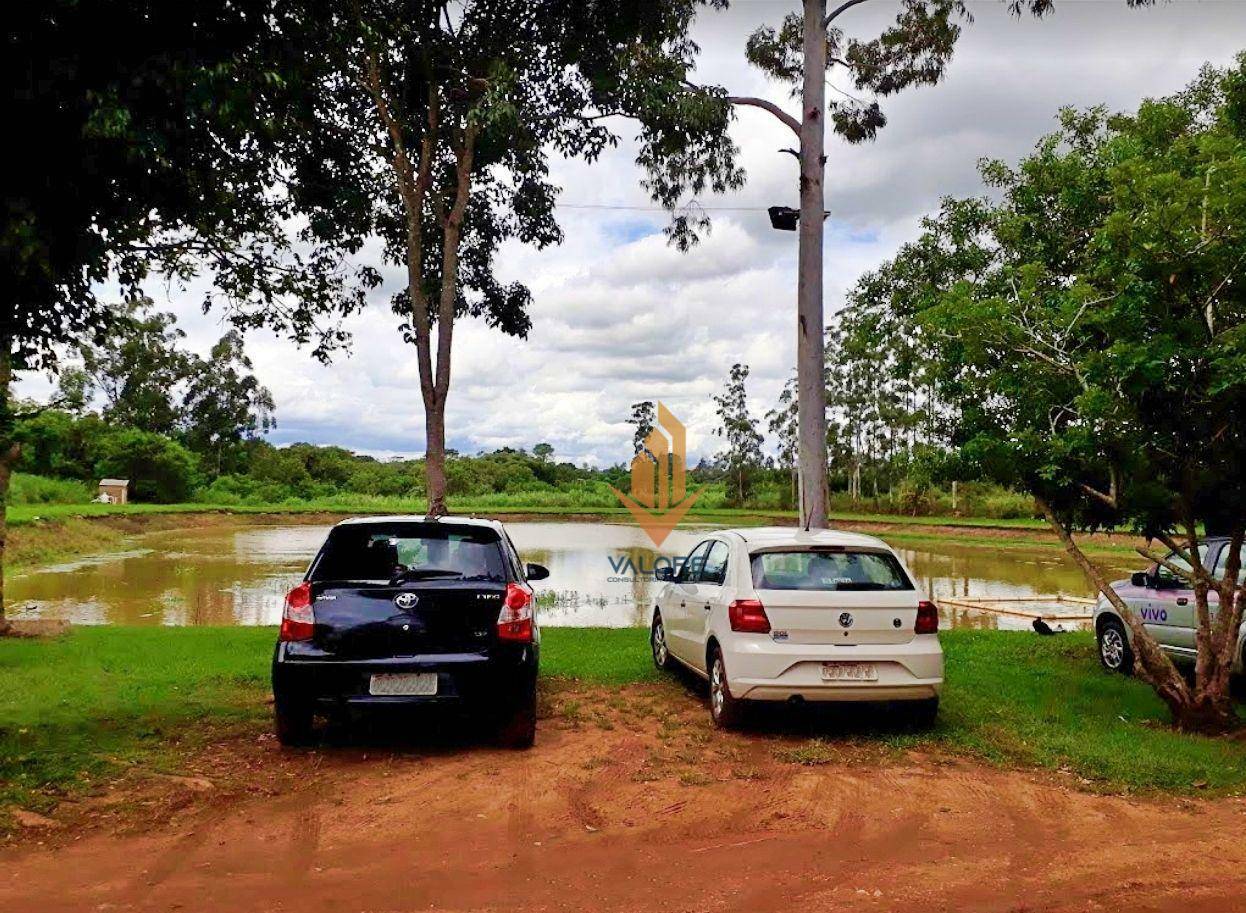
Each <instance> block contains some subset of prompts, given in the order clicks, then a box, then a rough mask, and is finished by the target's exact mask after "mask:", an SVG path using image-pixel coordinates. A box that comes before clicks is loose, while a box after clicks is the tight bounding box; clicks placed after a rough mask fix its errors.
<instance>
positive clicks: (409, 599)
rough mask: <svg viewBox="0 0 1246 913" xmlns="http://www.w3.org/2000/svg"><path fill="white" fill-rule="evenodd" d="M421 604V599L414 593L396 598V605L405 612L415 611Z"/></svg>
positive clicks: (403, 594) (402, 594)
mask: <svg viewBox="0 0 1246 913" xmlns="http://www.w3.org/2000/svg"><path fill="white" fill-rule="evenodd" d="M419 602H420V597H419V596H416V595H415V594H414V593H399V594H398V595H397V596H395V597H394V605H396V606H398V608H400V609H402V610H403V611H406V610H407V609H414V608H415V607H416V606H417V605H418V604H419Z"/></svg>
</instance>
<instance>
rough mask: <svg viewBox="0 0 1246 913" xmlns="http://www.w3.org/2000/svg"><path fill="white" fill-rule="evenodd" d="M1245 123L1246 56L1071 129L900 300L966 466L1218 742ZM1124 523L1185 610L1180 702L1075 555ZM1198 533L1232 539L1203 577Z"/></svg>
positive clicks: (946, 240)
mask: <svg viewBox="0 0 1246 913" xmlns="http://www.w3.org/2000/svg"><path fill="white" fill-rule="evenodd" d="M1244 110H1246V55H1243V56H1242V57H1240V58H1239V60H1238V63H1237V66H1236V67H1235V68H1233V69H1232V70H1230V71H1228V72H1217V71H1214V70H1211V69H1207V70H1205V71H1204V72H1203V73H1202V74H1201V76H1200V78H1199V79H1198V80H1197V81H1196V82H1195V83H1194V84H1192V85H1191V86H1190V87H1189V88H1188V89H1187V90H1186V91H1184V92H1182V93H1180V94H1179V95H1176V96H1174V97H1172V98H1167V99H1160V100H1155V101H1148V102H1145V103H1144V104H1143V105H1142V106H1141V107H1140V108H1139V109H1138V111H1137V112H1136V113H1135V114H1131V115H1114V116H1109V115H1108V114H1107V113H1106V112H1105V111H1103V110H1102V109H1092V110H1090V111H1084V112H1079V111H1072V110H1066V111H1064V112H1063V113H1062V115H1061V121H1060V129H1059V131H1058V132H1057V133H1055V134H1053V135H1051V136H1049V137H1046V138H1045V139H1044V140H1043V141H1042V142H1040V143H1039V145H1038V147H1037V151H1036V152H1035V153H1034V154H1033V155H1031V156H1029V157H1028V158H1026V159H1025V160H1023V161H1022V162H1021V163H1020V164H1019V165H1018V166H1016V167H1011V166H1009V165H1006V164H1004V163H1002V162H986V163H985V164H984V165H983V176H984V179H985V180H986V182H987V184H988V185H990V186H991V187H993V188H994V189H995V190H996V192H997V194H998V202H989V201H985V200H963V201H947V202H946V203H945V205H944V208H943V211H942V212H941V213H940V215H939V216H938V217H937V218H936V219H933V220H932V221H931V222H930V223H929V224H928V226H927V232H926V235H925V237H923V239H922V240H921V241H919V242H918V243H917V244H915V245H911V246H909V247H907V248H905V249H904V250H902V251H901V253H900V255H899V257H898V259H897V263H899V262H901V261H905V260H908V261H912V263H913V264H915V265H913V266H911V267H910V268H908V269H906V271H905V275H906V276H908V277H910V278H911V279H912V280H913V281H912V282H911V283H908V282H904V283H899V284H898V285H897V286H896V289H895V291H896V295H895V300H896V302H897V306H898V307H900V308H909V307H912V308H914V310H915V316H916V317H917V319H918V321H919V324H920V327H921V332H922V334H923V335H924V337H925V341H926V342H927V343H928V344H929V345H931V346H932V347H933V349H934V352H935V355H936V361H937V367H938V369H939V372H940V378H939V384H940V388H941V390H940V395H941V396H943V397H945V398H946V400H947V401H948V402H949V403H950V404H952V406H953V409H952V417H953V419H954V421H955V428H954V436H955V440H956V441H957V442H958V443H959V444H960V450H961V457H962V458H963V459H964V460H966V461H967V462H969V463H972V464H974V465H976V466H977V467H979V468H980V470H981V471H982V472H983V473H984V474H986V475H989V476H991V477H993V478H995V479H997V480H998V481H1001V482H1004V483H1006V484H1011V485H1016V486H1020V487H1023V488H1025V489H1026V490H1028V491H1030V492H1032V493H1033V495H1034V496H1035V500H1036V502H1037V503H1038V505H1039V507H1040V509H1041V510H1042V512H1043V514H1044V516H1045V517H1046V518H1047V520H1048V522H1049V523H1050V525H1051V526H1052V528H1053V529H1054V530H1055V532H1056V533H1057V535H1059V536H1060V538H1061V540H1062V541H1063V543H1064V545H1065V548H1066V549H1067V551H1068V553H1069V555H1070V556H1071V557H1072V559H1073V560H1074V561H1075V562H1076V563H1077V564H1078V565H1079V567H1081V568H1082V570H1083V571H1084V572H1085V573H1086V575H1087V577H1088V579H1089V580H1091V582H1092V583H1093V584H1094V586H1095V587H1096V588H1097V589H1098V590H1099V592H1100V593H1101V594H1102V596H1103V598H1105V599H1107V600H1108V601H1110V602H1111V603H1112V604H1113V605H1114V606H1115V607H1116V609H1117V611H1118V612H1119V613H1120V615H1121V617H1122V618H1124V619H1125V620H1126V622H1127V623H1128V624H1129V626H1130V628H1131V631H1132V634H1133V646H1134V651H1135V652H1136V654H1137V660H1138V672H1139V674H1140V675H1141V676H1142V677H1143V678H1145V679H1146V680H1147V681H1149V682H1150V683H1151V685H1152V686H1153V687H1154V688H1155V689H1156V691H1157V693H1158V694H1159V696H1160V697H1161V698H1162V699H1163V700H1164V702H1165V703H1166V704H1167V705H1168V707H1169V708H1170V710H1171V712H1172V714H1173V718H1174V721H1175V722H1176V724H1177V725H1178V726H1179V727H1182V728H1185V729H1192V730H1199V731H1213V732H1214V731H1221V730H1224V729H1228V728H1233V727H1235V726H1237V725H1239V723H1240V720H1239V718H1238V716H1237V714H1236V712H1235V710H1234V707H1233V704H1232V701H1231V699H1230V696H1229V670H1230V667H1231V665H1232V663H1233V661H1234V659H1235V656H1234V652H1235V650H1236V649H1237V632H1238V630H1239V625H1240V623H1241V620H1242V610H1243V600H1242V598H1241V590H1242V587H1241V584H1240V581H1239V576H1241V574H1240V572H1241V561H1240V551H1241V547H1242V543H1243V540H1244V539H1246V481H1244V479H1246V475H1244V473H1243V469H1244V468H1246V430H1244V429H1243V425H1242V421H1241V416H1242V415H1243V414H1244V412H1243V410H1244V409H1246V370H1243V368H1244V367H1246V288H1244V287H1243V284H1242V283H1239V282H1236V281H1235V278H1236V277H1238V276H1240V274H1241V269H1242V266H1243V264H1246V118H1243V116H1242V113H1241V112H1242V111H1244ZM966 226H973V227H974V230H972V231H966V230H964V229H965V227H966ZM932 278H935V279H936V280H937V281H934V282H932V281H931V279H932ZM949 279H951V280H952V281H950V282H949V281H947V280H949ZM1119 524H1128V525H1131V526H1133V527H1134V528H1135V529H1136V530H1137V531H1138V532H1140V533H1142V534H1144V535H1145V536H1147V537H1148V538H1149V539H1153V540H1158V541H1159V542H1160V543H1162V544H1163V545H1164V546H1165V547H1166V549H1167V550H1168V553H1167V554H1166V555H1165V554H1161V553H1157V552H1153V551H1151V550H1149V549H1142V550H1141V551H1142V553H1143V554H1144V555H1146V556H1147V557H1148V558H1149V559H1150V560H1152V561H1154V562H1156V563H1157V565H1159V566H1162V567H1165V568H1167V569H1168V570H1169V571H1171V572H1172V573H1174V574H1176V575H1177V576H1178V577H1182V578H1185V579H1186V580H1187V581H1188V582H1189V584H1190V586H1191V587H1192V589H1193V590H1194V597H1195V603H1196V609H1197V618H1198V631H1197V663H1196V666H1195V674H1194V679H1193V682H1192V683H1191V682H1188V681H1187V680H1186V679H1185V678H1183V677H1182V676H1181V675H1180V674H1179V673H1178V671H1177V669H1176V668H1175V667H1174V665H1173V663H1172V661H1171V660H1170V659H1169V658H1168V656H1167V655H1166V654H1164V653H1163V652H1162V651H1161V650H1160V649H1159V648H1158V646H1157V645H1156V643H1155V641H1154V640H1153V639H1152V637H1151V636H1150V634H1149V633H1148V632H1147V630H1146V628H1145V627H1144V626H1143V625H1142V623H1141V620H1140V619H1139V618H1138V617H1137V616H1136V615H1135V614H1134V613H1133V612H1132V611H1131V610H1130V609H1129V607H1128V605H1127V604H1126V603H1125V602H1124V601H1123V600H1122V598H1121V596H1120V594H1119V593H1117V592H1116V590H1115V588H1114V587H1113V585H1112V584H1111V583H1110V582H1109V581H1108V579H1107V577H1106V576H1105V575H1104V573H1103V571H1102V570H1101V569H1100V568H1099V567H1098V566H1097V565H1095V564H1094V562H1092V561H1090V560H1089V559H1088V558H1087V556H1086V555H1085V553H1084V552H1083V551H1082V550H1081V548H1080V546H1079V545H1078V542H1077V540H1076V537H1075V535H1074V531H1075V530H1078V529H1094V528H1098V527H1104V526H1113V525H1119ZM1204 529H1205V530H1207V531H1209V532H1220V533H1222V534H1224V535H1227V536H1228V537H1229V540H1230V546H1229V559H1228V561H1227V566H1226V567H1225V568H1224V569H1223V573H1222V574H1221V575H1219V576H1216V577H1213V576H1212V574H1211V573H1210V572H1208V571H1207V570H1205V569H1204V568H1203V566H1202V564H1201V562H1200V561H1198V560H1190V559H1191V558H1192V557H1194V556H1197V555H1198V554H1199V547H1200V542H1201V537H1202V535H1203V530H1204Z"/></svg>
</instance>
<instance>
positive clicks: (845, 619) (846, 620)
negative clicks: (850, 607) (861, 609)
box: [839, 612, 852, 628]
mask: <svg viewBox="0 0 1246 913" xmlns="http://www.w3.org/2000/svg"><path fill="white" fill-rule="evenodd" d="M839 626H840V627H841V628H851V627H852V613H851V612H840V613H839Z"/></svg>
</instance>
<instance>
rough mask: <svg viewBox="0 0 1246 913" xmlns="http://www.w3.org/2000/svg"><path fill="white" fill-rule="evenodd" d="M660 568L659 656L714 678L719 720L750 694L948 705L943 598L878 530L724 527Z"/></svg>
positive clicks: (920, 714)
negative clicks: (923, 585)
mask: <svg viewBox="0 0 1246 913" xmlns="http://www.w3.org/2000/svg"><path fill="white" fill-rule="evenodd" d="M657 578H658V580H660V581H662V582H663V583H664V584H665V585H664V586H663V587H662V589H661V591H660V592H659V594H658V600H657V605H655V606H654V610H653V624H652V627H651V633H650V643H651V646H652V648H653V661H654V662H655V663H656V664H657V666H658V667H659V668H661V669H669V668H671V666H672V663H673V662H676V661H677V662H679V663H681V664H683V665H684V666H687V667H688V668H689V669H691V670H692V671H693V672H695V673H696V674H698V675H700V676H702V677H704V678H707V679H708V680H709V684H710V715H711V716H712V717H713V719H714V722H715V723H716V724H718V725H719V726H732V725H735V724H736V723H738V722H739V720H740V716H741V714H742V711H743V708H744V702H746V701H792V702H802V701H907V702H911V703H910V704H909V707H910V709H911V710H912V711H913V715H914V717H915V718H917V719H918V720H919V721H920V722H923V723H929V722H933V720H934V718H935V715H936V714H937V712H938V708H939V692H940V690H941V688H942V686H943V650H942V648H941V647H940V645H939V637H938V630H939V614H938V609H937V608H936V607H935V605H934V604H933V603H931V602H929V601H927V600H926V599H925V597H924V596H923V595H922V593H921V592H920V591H919V590H918V589H917V587H916V586H915V585H914V583H913V578H912V575H911V574H910V573H909V572H908V570H907V569H906V568H905V567H904V564H903V562H902V561H900V558H899V556H898V555H896V553H895V552H894V551H892V549H891V548H890V547H889V546H887V544H886V543H884V542H882V541H880V540H878V539H875V538H873V537H872V536H862V535H857V534H855V533H843V532H835V531H830V530H821V531H816V532H806V531H803V530H800V529H792V528H784V527H775V528H755V529H733V530H722V531H721V532H715V533H712V534H710V535H708V536H707V537H706V538H705V539H704V540H703V541H702V542H700V543H698V544H697V546H696V548H694V549H693V550H692V551H691V552H690V553H689V554H688V557H687V558H685V559H684V561H683V563H682V565H681V566H680V567H679V569H678V570H677V571H676V570H675V569H671V568H660V569H659V570H658V572H657Z"/></svg>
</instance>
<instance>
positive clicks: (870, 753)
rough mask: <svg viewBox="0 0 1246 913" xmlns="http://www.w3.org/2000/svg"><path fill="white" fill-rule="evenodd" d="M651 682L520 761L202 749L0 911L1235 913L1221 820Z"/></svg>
mask: <svg viewBox="0 0 1246 913" xmlns="http://www.w3.org/2000/svg"><path fill="white" fill-rule="evenodd" d="M665 687H666V686H662V687H658V686H653V687H647V688H639V687H638V688H629V689H624V690H623V691H616V692H606V691H603V690H597V691H584V692H564V693H561V694H559V695H557V696H555V697H554V698H553V700H552V707H551V709H550V711H549V713H550V716H549V718H548V719H547V720H545V722H544V723H543V725H542V727H541V730H540V737H539V743H538V746H537V747H536V748H535V749H534V750H532V751H530V752H527V753H507V752H502V751H498V750H493V749H489V748H482V747H479V746H472V745H459V744H454V743H451V744H448V745H440V746H438V747H435V748H429V747H423V748H421V747H419V745H415V746H409V745H408V746H405V747H402V748H400V749H394V748H389V747H387V748H383V749H378V748H377V747H376V746H375V745H360V744H354V745H350V746H346V747H342V746H338V747H332V748H325V749H321V750H318V751H314V752H307V753H294V754H291V753H288V752H282V751H280V750H279V749H278V748H277V747H276V746H275V745H274V744H273V742H272V741H271V739H268V738H265V737H258V738H257V737H256V736H254V735H252V736H249V737H247V738H246V739H245V740H239V741H235V742H230V743H227V744H222V745H219V746H215V747H214V748H213V749H212V750H210V751H208V752H206V753H205V754H204V755H203V756H202V757H200V758H197V759H195V760H194V762H193V764H192V766H194V767H196V768H197V775H196V776H195V777H191V778H188V779H184V780H169V779H167V778H163V779H158V780H152V779H148V780H146V781H143V783H142V784H141V785H139V786H134V785H128V786H123V787H121V789H120V790H119V791H118V792H116V793H115V794H114V795H113V796H112V798H106V799H103V800H97V801H95V802H93V803H88V804H86V805H84V806H82V807H79V808H77V809H73V808H67V809H66V810H65V812H64V813H63V814H62V813H59V812H58V815H57V817H61V818H62V819H63V823H62V824H61V825H60V826H59V827H58V828H55V829H47V830H45V831H42V832H40V839H42V840H44V845H42V846H40V845H38V844H36V843H34V842H33V841H27V842H26V843H24V844H23V845H19V846H16V847H12V848H8V849H5V850H3V851H0V910H4V911H23V913H27V911H28V913H35V911H39V913H55V911H130V910H141V911H149V910H150V911H155V910H161V911H168V910H182V911H200V910H203V911H221V913H225V911H229V913H233V911H268V910H289V911H300V913H313V911H377V913H381V911H386V913H388V911H416V910H455V911H458V910H523V911H545V910H551V911H553V910H576V911H582V910H592V911H616V910H617V911H632V910H635V911H663V910H672V911H684V910H686V911H741V913H766V911H771V910H784V911H799V913H806V911H824V910H841V909H842V910H849V909H850V910H854V911H860V910H906V911H907V910H918V911H926V910H956V911H977V910H1017V911H1020V910H1025V911H1056V910H1061V911H1063V910H1130V911H1149V910H1181V911H1182V913H1196V911H1208V913H1211V911H1214V913H1225V911H1233V910H1246V840H1244V839H1243V836H1244V835H1246V803H1244V802H1242V801H1241V800H1229V801H1224V800H1220V801H1214V802H1209V801H1191V800H1184V799H1171V798H1169V799H1148V800H1140V799H1130V798H1122V797H1104V796H1095V795H1091V794H1089V793H1086V792H1084V791H1079V790H1078V789H1076V788H1074V784H1072V783H1068V782H1065V781H1066V779H1067V778H1064V777H1061V776H1059V775H1055V774H1046V773H1024V772H1006V771H999V770H994V769H990V768H985V767H981V766H979V765H977V764H974V763H971V762H966V761H957V760H952V759H947V758H938V757H927V756H912V755H895V754H888V753H886V751H885V750H882V749H870V748H869V747H865V748H862V747H860V746H858V745H848V746H845V747H842V748H838V749H836V748H832V749H830V751H829V754H828V751H827V750H826V749H823V748H821V747H818V746H815V747H818V751H812V752H811V751H810V750H809V749H808V746H807V744H806V742H805V739H806V738H807V736H803V735H802V736H791V735H779V734H773V733H771V734H766V733H762V734H753V735H746V736H740V735H727V734H721V733H716V732H713V731H712V730H711V729H710V728H709V727H708V724H707V722H706V721H705V717H704V712H703V710H702V709H701V708H700V707H696V706H693V705H694V703H695V702H694V701H688V700H683V701H674V702H672V701H671V700H670V698H671V695H670V693H669V691H667V690H664V688H665ZM672 704H674V705H676V706H682V707H684V708H685V709H682V710H680V711H679V712H677V713H674V714H672V713H670V712H669V709H668V708H669V707H670V706H671V705H672ZM797 760H804V761H819V762H823V763H818V764H816V765H813V766H805V765H802V764H799V763H795V761H797ZM136 790H137V791H136Z"/></svg>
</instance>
